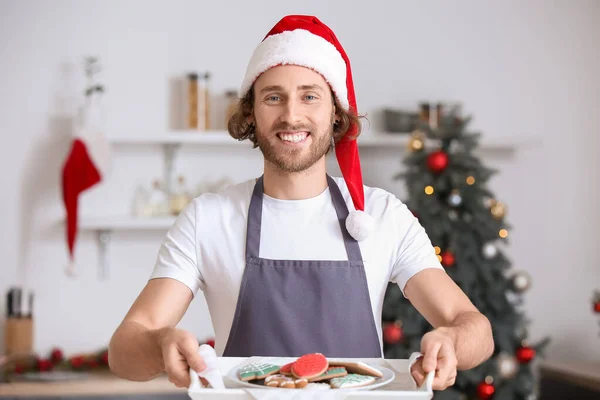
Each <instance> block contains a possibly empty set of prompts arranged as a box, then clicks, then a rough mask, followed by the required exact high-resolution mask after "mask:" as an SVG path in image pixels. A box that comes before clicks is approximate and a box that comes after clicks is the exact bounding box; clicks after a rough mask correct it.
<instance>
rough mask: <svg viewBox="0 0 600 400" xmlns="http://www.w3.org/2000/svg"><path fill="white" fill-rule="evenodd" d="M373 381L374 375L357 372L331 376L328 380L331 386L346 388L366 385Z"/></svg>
mask: <svg viewBox="0 0 600 400" xmlns="http://www.w3.org/2000/svg"><path fill="white" fill-rule="evenodd" d="M373 382H375V377H373V376H367V375H359V374H348V375H346V376H342V377H339V378H333V379H331V381H330V382H329V383H330V384H331V387H332V388H335V389H346V388H354V387H360V386H366V385H369V384H371V383H373Z"/></svg>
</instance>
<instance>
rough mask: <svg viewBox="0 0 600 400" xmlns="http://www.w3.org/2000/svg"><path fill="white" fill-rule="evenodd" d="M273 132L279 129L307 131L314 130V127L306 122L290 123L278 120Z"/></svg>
mask: <svg viewBox="0 0 600 400" xmlns="http://www.w3.org/2000/svg"><path fill="white" fill-rule="evenodd" d="M272 131H273V132H277V131H307V132H312V127H311V126H309V125H306V124H298V125H290V124H288V123H287V122H278V123H276V124H275V125H273V128H272Z"/></svg>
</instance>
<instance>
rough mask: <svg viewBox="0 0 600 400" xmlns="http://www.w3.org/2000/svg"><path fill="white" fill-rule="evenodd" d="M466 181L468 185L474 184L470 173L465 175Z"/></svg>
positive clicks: (473, 178)
mask: <svg viewBox="0 0 600 400" xmlns="http://www.w3.org/2000/svg"><path fill="white" fill-rule="evenodd" d="M466 182H467V185H469V186H470V185H474V184H475V177H474V176H471V175H469V176H467V179H466Z"/></svg>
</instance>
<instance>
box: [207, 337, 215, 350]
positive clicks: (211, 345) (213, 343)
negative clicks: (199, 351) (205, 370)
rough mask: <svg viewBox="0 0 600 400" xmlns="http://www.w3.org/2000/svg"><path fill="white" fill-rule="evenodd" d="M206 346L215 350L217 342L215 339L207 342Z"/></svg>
mask: <svg viewBox="0 0 600 400" xmlns="http://www.w3.org/2000/svg"><path fill="white" fill-rule="evenodd" d="M206 344H207V345H209V346H210V347H212V348H213V349H214V348H215V341H214V340H213V339H210V340H207V341H206Z"/></svg>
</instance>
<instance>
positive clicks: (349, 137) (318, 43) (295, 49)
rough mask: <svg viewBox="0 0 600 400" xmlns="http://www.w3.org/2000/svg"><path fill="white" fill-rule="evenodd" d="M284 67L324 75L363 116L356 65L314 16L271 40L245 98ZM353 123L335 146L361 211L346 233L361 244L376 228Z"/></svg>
mask: <svg viewBox="0 0 600 400" xmlns="http://www.w3.org/2000/svg"><path fill="white" fill-rule="evenodd" d="M278 65H299V66H303V67H307V68H310V69H312V70H314V71H316V72H318V73H320V74H321V75H322V76H323V78H324V79H325V80H326V81H327V83H328V84H329V85H330V87H331V89H332V90H333V92H334V94H335V96H336V98H337V100H338V102H339V104H340V105H341V106H342V108H344V110H346V111H349V112H351V113H354V114H356V113H357V107H356V96H355V94H354V83H353V81H352V71H351V68H350V61H349V59H348V56H347V55H346V52H345V51H344V49H343V47H342V45H341V44H340V43H339V41H338V39H337V38H336V36H335V34H334V33H333V31H332V30H331V29H330V28H329V27H328V26H327V25H325V24H324V23H322V22H321V21H319V19H317V18H316V17H314V16H307V15H288V16H286V17H284V18H282V19H281V20H280V21H279V22H278V23H277V24H276V25H275V26H274V27H273V28H272V29H271V30H270V31H269V33H268V34H267V35H266V36H265V38H264V39H263V41H262V42H261V43H260V44H259V45H258V46H257V48H256V49H255V50H254V53H253V54H252V57H251V59H250V62H249V63H248V66H247V69H246V75H245V77H244V80H243V82H242V86H241V96H242V97H243V96H245V95H246V93H248V91H249V90H250V88H251V87H252V85H253V84H254V82H255V81H256V79H257V78H258V77H259V76H260V75H261V74H262V73H263V72H265V71H267V70H268V69H270V68H272V67H275V66H278ZM357 132H358V127H357V126H356V125H355V124H352V125H351V126H350V128H349V129H348V132H347V133H346V135H345V136H344V137H343V138H342V140H340V141H339V142H338V143H337V144H336V146H335V154H336V158H337V160H338V165H339V167H340V170H341V172H342V175H343V177H344V180H345V182H346V185H347V186H348V190H349V192H350V196H351V197H352V202H353V204H354V208H355V210H353V211H351V212H350V214H349V215H348V218H347V219H346V228H347V229H348V232H349V233H350V235H352V237H353V238H355V239H356V240H359V241H360V240H364V239H365V238H366V237H367V236H368V235H369V233H370V231H372V229H373V219H372V218H371V217H370V216H369V215H367V214H366V213H365V212H364V210H365V208H364V207H365V204H364V203H365V200H364V197H365V195H364V190H363V182H362V172H361V167H360V158H359V154H358V146H357V144H356V139H353V136H355V135H356V133H357Z"/></svg>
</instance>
